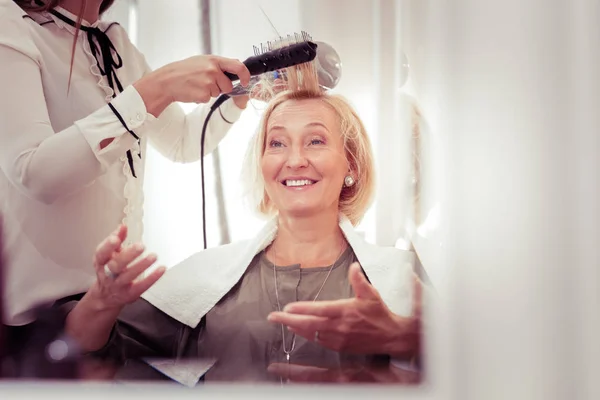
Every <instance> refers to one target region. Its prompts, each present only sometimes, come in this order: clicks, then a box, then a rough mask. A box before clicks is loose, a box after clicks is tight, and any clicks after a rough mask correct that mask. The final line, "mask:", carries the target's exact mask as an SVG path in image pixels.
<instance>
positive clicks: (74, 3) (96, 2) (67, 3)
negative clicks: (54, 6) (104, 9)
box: [59, 0, 102, 24]
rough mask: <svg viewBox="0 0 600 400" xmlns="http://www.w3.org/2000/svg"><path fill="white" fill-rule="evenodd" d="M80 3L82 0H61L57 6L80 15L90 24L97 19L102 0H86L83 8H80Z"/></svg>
mask: <svg viewBox="0 0 600 400" xmlns="http://www.w3.org/2000/svg"><path fill="white" fill-rule="evenodd" d="M82 3H83V0H63V1H61V2H60V3H59V6H61V7H62V8H64V9H65V10H67V11H68V12H70V13H72V14H74V15H76V16H81V17H82V18H83V19H84V20H85V21H86V22H88V23H90V24H93V23H94V22H96V21H98V19H99V18H100V5H101V4H102V0H87V2H86V5H85V9H84V10H82V9H81V5H82ZM82 11H83V12H82Z"/></svg>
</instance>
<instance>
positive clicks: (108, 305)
mask: <svg viewBox="0 0 600 400" xmlns="http://www.w3.org/2000/svg"><path fill="white" fill-rule="evenodd" d="M126 237H127V228H126V227H125V225H121V226H120V227H119V228H118V229H117V230H116V231H115V232H114V233H113V234H111V235H110V236H109V237H108V238H106V239H105V240H104V241H103V242H102V243H101V244H100V245H99V246H98V248H97V249H96V254H95V255H94V268H95V269H96V282H95V283H94V284H93V285H92V287H91V288H90V290H89V292H88V295H89V297H91V298H92V299H93V300H94V301H95V303H96V305H97V306H98V308H101V309H120V308H122V307H123V306H125V305H127V304H129V303H133V302H134V301H136V300H137V299H138V298H139V297H140V296H141V295H142V293H144V292H145V291H146V290H147V289H148V288H149V287H150V286H152V285H153V284H154V283H155V282H156V281H157V280H158V279H159V278H160V277H161V276H162V275H163V273H164V272H165V268H164V267H160V268H157V269H155V270H154V271H152V272H151V273H150V274H149V275H148V276H147V277H143V276H142V274H143V273H144V271H146V270H147V269H148V268H150V267H151V266H152V265H153V264H154V263H155V262H156V255H155V254H148V255H146V256H143V257H140V256H141V255H142V253H143V252H144V246H143V245H141V244H135V245H132V246H127V247H122V244H123V241H124V240H125V238H126ZM138 257H139V259H138Z"/></svg>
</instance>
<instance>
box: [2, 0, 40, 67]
mask: <svg viewBox="0 0 600 400" xmlns="http://www.w3.org/2000/svg"><path fill="white" fill-rule="evenodd" d="M33 24H37V22H35V21H34V20H33V19H31V17H30V16H29V15H28V14H27V13H26V12H25V11H23V10H22V9H21V8H20V7H19V6H17V5H16V4H15V3H14V2H12V1H11V0H0V45H2V46H6V47H8V48H11V49H14V50H16V51H18V52H20V53H23V54H25V55H26V56H28V57H30V58H33V59H34V60H37V59H38V56H39V51H38V49H37V46H36V45H35V42H34V40H33V35H32V25H33Z"/></svg>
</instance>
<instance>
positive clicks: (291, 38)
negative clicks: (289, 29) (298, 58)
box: [252, 31, 312, 56]
mask: <svg viewBox="0 0 600 400" xmlns="http://www.w3.org/2000/svg"><path fill="white" fill-rule="evenodd" d="M303 42H312V37H311V36H310V35H309V34H308V33H307V32H305V31H301V32H300V33H294V34H293V35H287V36H286V37H282V36H280V37H279V38H278V39H275V40H274V41H267V42H266V43H261V44H260V45H259V46H252V47H253V48H254V55H255V56H259V55H261V54H264V53H266V52H269V51H273V50H276V49H281V48H282V47H286V46H290V45H292V44H298V43H303Z"/></svg>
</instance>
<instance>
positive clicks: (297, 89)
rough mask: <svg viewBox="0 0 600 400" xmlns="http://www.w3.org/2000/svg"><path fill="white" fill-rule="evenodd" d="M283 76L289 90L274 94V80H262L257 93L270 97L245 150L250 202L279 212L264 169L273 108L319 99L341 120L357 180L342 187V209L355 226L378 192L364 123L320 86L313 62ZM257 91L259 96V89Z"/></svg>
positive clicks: (265, 211) (266, 210)
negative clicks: (268, 192) (263, 164)
mask: <svg viewBox="0 0 600 400" xmlns="http://www.w3.org/2000/svg"><path fill="white" fill-rule="evenodd" d="M284 76H285V77H286V78H285V83H284V86H285V88H286V90H284V91H282V92H280V93H278V94H275V90H274V85H273V84H272V82H271V83H269V82H266V81H262V82H261V84H260V86H259V87H260V89H259V90H260V91H261V94H260V95H259V96H258V97H261V98H265V97H266V98H271V100H270V101H269V103H268V106H267V108H266V110H265V112H264V114H263V116H262V119H261V122H260V125H259V128H258V131H257V132H256V134H255V135H254V137H253V138H252V140H251V143H250V146H249V147H248V151H247V153H246V160H245V168H244V172H245V174H244V175H245V176H244V182H245V184H246V185H249V187H248V189H249V190H248V195H249V196H248V197H249V202H250V206H251V207H252V208H254V209H255V210H257V211H258V212H259V213H260V214H263V215H265V216H271V215H275V214H276V213H277V210H276V208H275V206H274V204H273V203H272V201H271V199H270V198H269V196H268V195H267V192H266V190H265V181H264V178H263V176H262V171H261V161H262V157H263V154H264V151H265V141H266V136H267V124H268V121H269V118H270V117H271V115H272V114H273V111H275V109H276V108H277V107H279V106H280V105H281V104H283V103H285V102H286V101H288V100H310V99H318V100H321V101H322V102H323V103H325V104H326V105H327V106H329V107H330V108H331V109H332V110H333V111H335V113H336V114H337V117H338V119H339V122H340V132H341V134H342V139H343V142H344V149H345V153H346V160H347V161H348V165H349V168H350V171H351V172H352V176H353V178H354V181H355V183H354V185H352V186H350V187H346V186H344V187H343V188H342V191H341V193H340V198H339V211H340V213H342V214H344V215H345V216H346V217H347V218H348V219H349V220H350V222H351V223H352V224H353V225H355V226H356V225H357V224H358V223H359V222H360V221H361V219H362V218H363V216H364V215H365V213H366V211H367V209H368V208H369V206H370V204H371V200H372V198H373V195H374V192H375V171H374V165H373V152H372V149H371V143H370V141H369V137H368V135H367V131H366V129H365V127H364V124H363V123H362V121H361V119H360V117H359V116H358V114H357V113H356V111H355V110H354V108H353V107H352V106H351V105H350V103H349V102H348V100H346V99H345V98H344V97H342V96H339V95H331V94H328V93H325V92H324V91H323V90H321V88H320V86H319V80H318V76H317V73H316V69H315V65H314V63H306V64H302V65H299V66H296V67H292V68H287V69H286V71H285V73H284ZM254 95H255V96H256V93H255V94H254ZM271 96H274V97H271Z"/></svg>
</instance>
